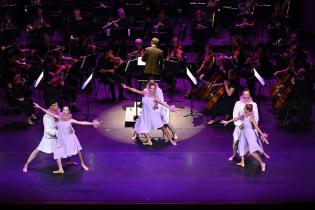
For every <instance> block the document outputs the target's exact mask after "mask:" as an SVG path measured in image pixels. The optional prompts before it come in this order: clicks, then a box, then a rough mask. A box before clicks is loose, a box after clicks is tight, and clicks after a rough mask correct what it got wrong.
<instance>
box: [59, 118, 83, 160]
mask: <svg viewBox="0 0 315 210" xmlns="http://www.w3.org/2000/svg"><path fill="white" fill-rule="evenodd" d="M56 125H57V128H58V134H57V143H56V147H55V151H54V159H59V158H67V157H70V156H72V155H76V154H77V153H78V152H79V151H80V150H82V147H81V145H80V142H79V140H78V138H77V136H76V135H75V133H74V130H73V128H72V124H71V120H59V121H58V122H57V123H56Z"/></svg>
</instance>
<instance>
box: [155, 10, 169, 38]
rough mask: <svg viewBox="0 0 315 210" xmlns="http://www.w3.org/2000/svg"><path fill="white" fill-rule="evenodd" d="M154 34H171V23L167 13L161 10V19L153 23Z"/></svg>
mask: <svg viewBox="0 0 315 210" xmlns="http://www.w3.org/2000/svg"><path fill="white" fill-rule="evenodd" d="M152 25H153V27H152V32H156V33H159V32H166V33H170V32H171V21H170V19H169V18H168V17H167V14H166V11H165V10H161V11H160V13H159V17H158V18H157V19H155V20H153V22H152Z"/></svg>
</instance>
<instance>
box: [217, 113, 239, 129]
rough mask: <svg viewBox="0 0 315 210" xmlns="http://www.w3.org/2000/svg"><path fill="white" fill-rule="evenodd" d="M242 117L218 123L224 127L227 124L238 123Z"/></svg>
mask: <svg viewBox="0 0 315 210" xmlns="http://www.w3.org/2000/svg"><path fill="white" fill-rule="evenodd" d="M243 117H244V115H240V116H238V117H235V118H233V119H230V120H222V121H221V122H220V123H222V124H223V125H224V126H226V125H227V124H229V123H231V122H235V121H238V120H240V119H242V118H243Z"/></svg>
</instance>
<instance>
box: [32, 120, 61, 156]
mask: <svg viewBox="0 0 315 210" xmlns="http://www.w3.org/2000/svg"><path fill="white" fill-rule="evenodd" d="M43 124H44V135H43V137H42V140H41V141H40V143H39V145H38V147H37V148H36V149H37V150H39V151H41V152H44V153H47V154H51V153H53V152H54V150H55V146H56V141H57V136H56V135H57V130H56V121H55V118H54V117H52V116H50V115H48V114H45V115H44V117H43Z"/></svg>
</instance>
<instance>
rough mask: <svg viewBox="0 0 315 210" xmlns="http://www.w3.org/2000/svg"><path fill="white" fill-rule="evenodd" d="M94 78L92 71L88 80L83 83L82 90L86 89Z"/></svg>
mask: <svg viewBox="0 0 315 210" xmlns="http://www.w3.org/2000/svg"><path fill="white" fill-rule="evenodd" d="M92 78H93V73H91V75H90V76H89V77H88V78H87V80H86V81H85V82H84V83H83V85H82V87H81V90H84V88H85V87H86V86H87V85H88V84H89V83H90V81H91V80H92Z"/></svg>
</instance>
